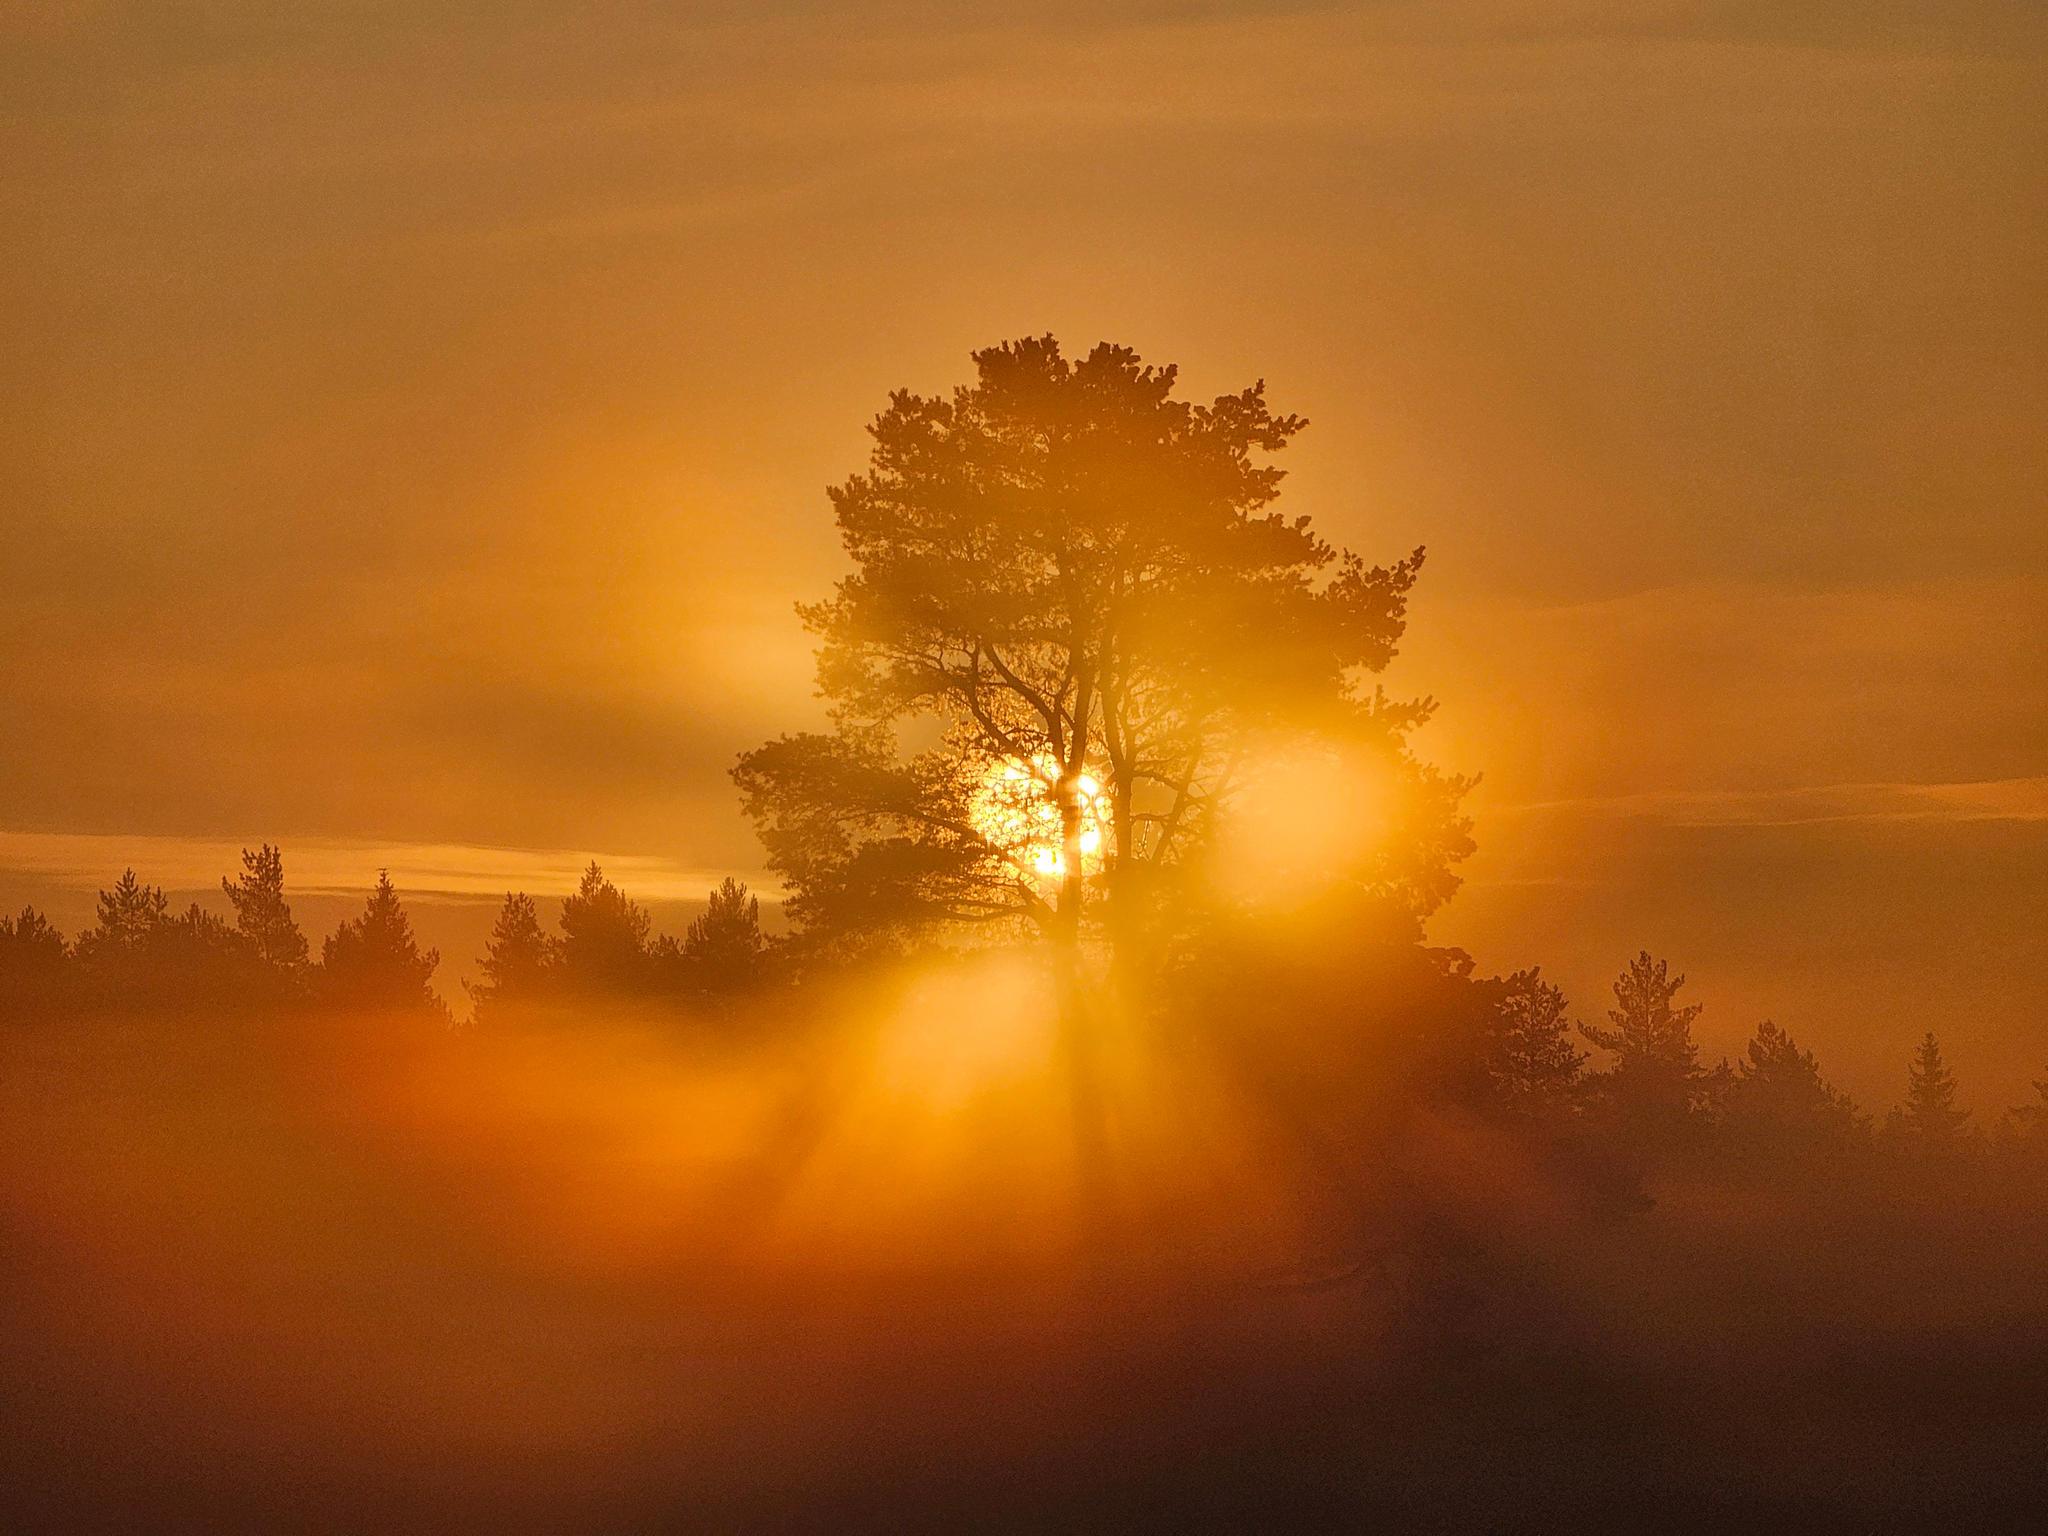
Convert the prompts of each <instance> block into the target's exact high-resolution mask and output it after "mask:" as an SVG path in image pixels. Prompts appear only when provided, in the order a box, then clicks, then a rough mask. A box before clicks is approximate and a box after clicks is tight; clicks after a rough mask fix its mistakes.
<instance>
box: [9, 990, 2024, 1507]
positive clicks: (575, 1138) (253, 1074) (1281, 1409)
mask: <svg viewBox="0 0 2048 1536" xmlns="http://www.w3.org/2000/svg"><path fill="white" fill-rule="evenodd" d="M923 1027H924V1026H922V1025H920V1026H918V1028H919V1029H922V1028H923ZM892 1029H894V1026H889V1027H887V1028H883V1029H882V1032H881V1033H880V1034H879V1035H872V1034H863V1035H862V1036H861V1037H860V1043H859V1044H858V1045H852V1044H848V1045H844V1046H843V1047H842V1048H840V1049H838V1050H837V1051H836V1053H835V1054H834V1055H833V1056H832V1057H831V1059H830V1061H829V1062H825V1061H823V1060H822V1059H821V1058H819V1057H817V1056H813V1055H804V1054H802V1053H797V1054H793V1055H791V1056H790V1057H787V1058H778V1057H771V1056H769V1055H768V1054H766V1053H752V1054H749V1055H746V1056H744V1057H743V1058H740V1059H735V1058H734V1057H733V1055H732V1054H731V1053H730V1052H727V1053H723V1054H705V1053H701V1052H700V1053H692V1052H688V1051H683V1050H680V1049H678V1048H675V1047H672V1046H669V1045H666V1044H664V1043H663V1042H662V1041H661V1040H660V1039H659V1038H656V1037H653V1036H650V1035H648V1034H646V1033H644V1032H636V1031H634V1030H631V1029H627V1028H623V1027H621V1028H619V1029H613V1030H607V1029H604V1028H600V1027H596V1026H592V1027H591V1028H589V1029H587V1030H585V1031H583V1032H582V1033H581V1034H580V1035H577V1036H576V1037H574V1038H573V1039H571V1040H568V1041H566V1042H565V1041H564V1040H562V1039H561V1038H559V1037H549V1038H545V1039H542V1038H531V1039H504V1040H499V1041H495V1042H491V1043H490V1044H489V1048H488V1049H487V1050H486V1049H482V1048H481V1047H480V1045H479V1043H478V1042H477V1041H475V1040H473V1039H471V1040H467V1041H465V1040H462V1039H460V1038H455V1039H448V1038H432V1039H428V1038H423V1037H421V1036H420V1035H418V1034H417V1033H413V1032H408V1031H405V1030H401V1029H395V1028H394V1029H384V1028H376V1027H371V1026H367V1025H365V1026H361V1027H360V1028H359V1029H356V1030H354V1031H349V1030H344V1029H335V1028H331V1027H329V1028H323V1029H319V1030H310V1029H307V1028H306V1027H305V1025H304V1021H301V1022H300V1024H298V1025H293V1026H284V1025H266V1026H264V1027H263V1028H260V1029H254V1028H235V1027H230V1026H226V1025H220V1024H218V1023H217V1022H216V1023H215V1024H214V1025H213V1027H211V1028H198V1027H195V1022H194V1021H192V1020H180V1021H158V1022H153V1023H137V1022H134V1021H127V1022H121V1023H114V1022H107V1023H102V1024H99V1025H83V1024H78V1023H72V1024H67V1025H65V1026H64V1027H63V1028H61V1029H57V1028H38V1027H26V1028H22V1029H18V1030H16V1031H14V1032H13V1033H12V1034H10V1035H9V1036H8V1037H7V1039H6V1040H5V1042H4V1050H5V1073H4V1079H0V1082H4V1089H0V1172H4V1183H0V1199H4V1205H0V1220H4V1227H0V1237H4V1244H5V1256H4V1276H0V1303H4V1308H5V1323H6V1327H5V1335H4V1338H5V1342H4V1351H5V1354H4V1360H0V1380H4V1387H0V1390H4V1394H5V1398H4V1410H0V1411H4V1419H5V1436H6V1443H7V1447H8V1451H7V1455H6V1458H5V1470H4V1474H0V1475H4V1478H5V1490H4V1491H5V1497H6V1501H7V1505H8V1507H9V1510H10V1511H11V1513H9V1514H8V1515H7V1516H6V1518H5V1519H4V1520H0V1526H4V1528H5V1529H7V1530H12V1531H40V1530H66V1529H125V1530H161V1529H191V1530H202V1529H203V1530H224V1529H232V1530H241V1529H246V1530H259V1529H260V1530H293V1531H297V1530H335V1531H369V1530H379V1531H381V1530H467V1529H475V1530H493V1531H503V1530H524V1529H534V1530H547V1531H578V1530H600V1529H601V1530H623V1529H644V1530H664V1529H668V1530H687V1531H720V1532H724V1531H741V1530H763V1531H779V1530H807V1529H818V1530H872V1531H904V1530H968V1529H973V1530H990V1529H1020V1530H1030V1529H1099V1530H1117V1531H1131V1530H1173V1531H1187V1530H1226V1531H1245V1530H1284V1529H1294V1528H1300V1529H1318V1528H1334V1529H1389V1530H1511V1529H1528V1530H1586V1529H1686V1530H1690V1529H1724V1530H1744V1531H1762V1530H1800V1531H1806V1530H1821V1529H1845V1530H1860V1531H1877V1530H1886V1531H1890V1530H1949V1531H1964V1530H1971V1531H1975V1530H2002V1529H2010V1530H2040V1529H2048V1222H2044V1219H2043V1211H2044V1210H2048V1200H2044V1199H2043V1198H2041V1196H2040V1193H2039V1191H2038V1190H2033V1191H2030V1190H2028V1189H2027V1188H2026V1187H2025V1186H2024V1183H2023V1182H2022V1183H2015V1181H2014V1179H2013V1178H2012V1177H2010V1176H2001V1177H2000V1178H1998V1179H1989V1178H1979V1179H1976V1180H1973V1181H1964V1182H1963V1184H1962V1185H1961V1187H1958V1186H1957V1184H1956V1183H1955V1182H1954V1181H1950V1182H1948V1183H1944V1184H1941V1185H1939V1186H1937V1185H1934V1184H1928V1185H1925V1186H1916V1187H1912V1188H1904V1187H1898V1186H1897V1185H1896V1184H1888V1185H1885V1186H1883V1187H1882V1188H1879V1187H1874V1186H1873V1184H1872V1182H1871V1179H1870V1177H1869V1176H1868V1175H1867V1174H1866V1175H1862V1176H1858V1177H1855V1178H1852V1177H1850V1176H1847V1175H1843V1176H1840V1177H1836V1178H1832V1179H1826V1180H1824V1179H1821V1178H1819V1177H1818V1176H1816V1177H1813V1178H1809V1179H1801V1180H1798V1181H1788V1180H1787V1179H1785V1178H1784V1177H1782V1176H1773V1177H1770V1178H1751V1179H1748V1180H1733V1179H1720V1180H1715V1181H1700V1180H1695V1181H1692V1182H1689V1183H1682V1184H1670V1185H1667V1186H1665V1187H1661V1188H1659V1189H1657V1190H1656V1191H1655V1194H1656V1201H1655V1204H1654V1205H1653V1206H1652V1207H1651V1208H1650V1209H1648V1210H1646V1211H1642V1212H1639V1213H1637V1214H1634V1215H1630V1216H1624V1217H1612V1218H1604V1219H1600V1220H1589V1219H1584V1218H1582V1217H1581V1216H1578V1215H1568V1214H1565V1213H1564V1212H1563V1210H1562V1207H1561V1206H1559V1205H1558V1203H1557V1202H1555V1201H1553V1200H1551V1199H1550V1198H1549V1192H1548V1191H1547V1190H1546V1188H1545V1186H1544V1183H1543V1180H1542V1178H1541V1176H1540V1175H1535V1174H1531V1173H1530V1172H1529V1170H1527V1169H1522V1168H1516V1167H1513V1166H1509V1165H1507V1164H1505V1163H1496V1162H1494V1161H1489V1159H1490V1158H1491V1157H1492V1154H1491V1153H1489V1152H1488V1151H1487V1150H1486V1149H1485V1148H1484V1147H1483V1146H1479V1145H1477V1144H1475V1143H1474V1142H1473V1140H1472V1139H1471V1138H1470V1137H1461V1135H1460V1133H1459V1132H1458V1130H1457V1128H1456V1127H1448V1128H1447V1127H1444V1126H1434V1127H1431V1126H1426V1125H1420V1124H1418V1126H1417V1127H1416V1128H1415V1129H1414V1131H1413V1133H1412V1134H1409V1133H1407V1132H1403V1134H1402V1137H1401V1138H1400V1145H1401V1146H1402V1147H1404V1148H1405V1149H1406V1150H1405V1151H1403V1152H1402V1153H1401V1154H1400V1155H1401V1156H1403V1157H1407V1158H1409V1159H1410V1160H1411V1162H1412V1164H1413V1165H1414V1166H1417V1167H1420V1168H1422V1169H1423V1170H1424V1172H1425V1174H1426V1175H1427V1176H1428V1177H1426V1178H1425V1180H1424V1183H1425V1184H1427V1183H1429V1182H1430V1181H1431V1180H1432V1179H1437V1180H1438V1181H1439V1182H1440V1183H1441V1184H1442V1186H1443V1188H1444V1189H1445V1190H1446V1191H1448V1193H1447V1194H1446V1196H1445V1200H1444V1202H1443V1204H1442V1206H1441V1207H1440V1209H1439V1213H1438V1215H1436V1216H1432V1217H1430V1218H1427V1219H1422V1218H1416V1219H1413V1220H1409V1219H1407V1218H1401V1221H1402V1223H1403V1224H1401V1225H1399V1226H1398V1230H1397V1229H1396V1221H1397V1218H1396V1217H1394V1216H1393V1215H1391V1214H1389V1215H1387V1216H1386V1222H1387V1231H1386V1232H1385V1233H1381V1234H1378V1235H1376V1234H1375V1232H1374V1230H1373V1221H1372V1219H1371V1218H1370V1217H1369V1216H1368V1217H1367V1218H1365V1219H1363V1220H1358V1221H1355V1222H1354V1223H1353V1224H1352V1225H1349V1226H1347V1225H1345V1223H1344V1221H1343V1220H1341V1219H1338V1218H1333V1217H1332V1215H1331V1210H1332V1207H1333V1202H1332V1201H1331V1200H1330V1198H1329V1197H1328V1196H1327V1194H1326V1193H1317V1192H1315V1191H1313V1190H1312V1189H1310V1188H1309V1181H1307V1180H1306V1179H1305V1177H1304V1176H1301V1175H1299V1174H1298V1173H1296V1172H1293V1171H1287V1172H1281V1171H1277V1170H1281V1169H1283V1168H1284V1167H1288V1166H1289V1165H1288V1164H1287V1156H1286V1153H1285V1150H1284V1148H1283V1147H1282V1146H1281V1142H1282V1141H1284V1137H1272V1136H1266V1135H1263V1134H1262V1133H1261V1131H1260V1130H1259V1128H1258V1127H1256V1126H1255V1125H1252V1124H1250V1123H1248V1122H1247V1123H1244V1124H1237V1125H1232V1124H1230V1123H1229V1117H1228V1115H1227V1114H1225V1113H1224V1112H1223V1111H1222V1110H1221V1109H1220V1108H1216V1107H1215V1106H1207V1107H1201V1108H1199V1109H1191V1110H1188V1111H1186V1118H1185V1119H1184V1120H1183V1119H1179V1118H1175V1117H1166V1118H1165V1119H1163V1120H1155V1121H1153V1122H1145V1121H1144V1119H1143V1117H1142V1116H1138V1115H1135V1114H1132V1115H1126V1116H1124V1117H1123V1119H1122V1120H1120V1121H1119V1122H1118V1128H1117V1130H1116V1133H1115V1135H1113V1136H1112V1137H1111V1138H1110V1148H1111V1149H1110V1151H1109V1153H1108V1154H1107V1155H1106V1156H1105V1157H1103V1158H1102V1160H1101V1162H1102V1167H1100V1168H1098V1169H1097V1171H1096V1173H1095V1174H1093V1175H1092V1176H1090V1177H1089V1178H1086V1179H1082V1178H1080V1177H1079V1176H1078V1175H1077V1174H1076V1172H1075V1169H1074V1167H1073V1166H1072V1165H1071V1164H1070V1162H1068V1161H1065V1160H1063V1158H1064V1154H1063V1153H1062V1151H1061V1150H1060V1149H1061V1147H1062V1146H1063V1145H1064V1139H1063V1136H1062V1135H1061V1133H1060V1132H1061V1122H1060V1120H1059V1117H1058V1115H1057V1114H1055V1113H1054V1112H1053V1111H1052V1110H1051V1108H1050V1106H1051V1104H1052V1103H1053V1101H1054V1097H1055V1096H1054V1095H1053V1094H1051V1093H1050V1091H1049V1090H1048V1089H1047V1086H1046V1084H1044V1083H1042V1082H1040V1081H1038V1080H1037V1079H1036V1077H1035V1071H1036V1069H1035V1068H1034V1067H1032V1066H1030V1065H1029V1064H1028V1062H1029V1054H1030V1053H1029V1051H1028V1049H1026V1048H1025V1046H1027V1045H1028V1042H1023V1043H1021V1044H1019V1047H1018V1049H1017V1051H1016V1052H1015V1053H1014V1054H1012V1055H1009V1056H1003V1055H1001V1054H1000V1053H998V1054H996V1055H993V1056H983V1057H968V1058H960V1057H958V1056H948V1055H946V1053H945V1052H944V1051H942V1050H936V1049H933V1048H930V1045H929V1040H928V1039H927V1038H926V1037H925V1036H923V1035H921V1034H919V1033H917V1031H916V1030H913V1031H912V1032H911V1033H910V1034H909V1035H907V1036H903V1035H901V1032H900V1031H898V1032H897V1033H896V1034H891V1033H890V1030H892ZM288 1030H296V1031H298V1032H297V1033H290V1032H288ZM934 1058H936V1060H937V1064H936V1065H933V1059H934ZM1146 1091H1149V1092H1164V1091H1165V1088H1164V1085H1162V1084H1161V1083H1159V1082H1152V1083H1151V1084H1149V1087H1148V1088H1147V1090H1146ZM1142 1098H1143V1094H1142V1093H1141V1094H1140V1099H1141V1100H1142ZM1182 1102H1184V1103H1192V1104H1195V1105H1197V1106H1202V1105H1203V1103H1204V1101H1203V1100H1202V1099H1201V1095H1200V1093H1199V1092H1198V1091H1194V1090H1191V1091H1190V1097H1188V1098H1186V1099H1184V1100H1183V1101H1182ZM1212 1111H1213V1112H1212ZM1197 1122H1199V1129H1198V1128H1197ZM1191 1143H1192V1144H1199V1148H1200V1151H1199V1155H1197V1154H1195V1153H1190V1152H1189V1151H1188V1150H1187V1148H1188V1146H1189V1144H1191ZM1167 1147H1170V1148H1172V1149H1173V1150H1172V1151H1171V1152H1166V1151H1162V1150H1161V1149H1162V1148H1167ZM1079 1184H1087V1185H1088V1186H1089V1188H1090V1189H1092V1191H1093V1193H1091V1194H1088V1195H1086V1196H1085V1197H1084V1196H1083V1195H1079V1194H1077V1193H1076V1189H1077V1187H1078V1185H1079ZM1461 1191H1462V1192H1461ZM1337 1203H1339V1204H1341V1202H1337ZM1388 1209H1389V1210H1391V1207H1389V1208H1388ZM1443 1211H1451V1212H1454V1213H1457V1214H1456V1218H1455V1219H1450V1218H1445V1217H1443V1216H1442V1214H1441V1213H1442V1212H1443ZM1354 1214H1355V1213H1354ZM1411 1215H1412V1211H1411ZM1333 1223H1334V1224H1333ZM1389 1234H1391V1235H1389Z"/></svg>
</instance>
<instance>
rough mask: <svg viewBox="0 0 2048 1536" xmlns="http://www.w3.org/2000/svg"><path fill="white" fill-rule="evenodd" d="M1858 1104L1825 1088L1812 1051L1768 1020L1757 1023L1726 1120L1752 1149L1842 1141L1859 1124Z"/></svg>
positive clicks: (1813, 1146)
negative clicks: (1802, 1046)
mask: <svg viewBox="0 0 2048 1536" xmlns="http://www.w3.org/2000/svg"><path fill="white" fill-rule="evenodd" d="M1860 1123H1861V1122H1860V1119H1859V1116H1858V1115H1857V1112H1856V1106H1855V1105H1854V1104H1853V1103H1852V1102H1851V1101H1850V1100H1849V1099H1848V1097H1847V1096H1845V1095H1844V1094H1841V1093H1839V1092H1837V1091H1836V1090H1835V1089H1833V1088H1831V1087H1829V1086H1828V1084H1827V1083H1826V1082H1825V1081H1824V1080H1823V1079H1822V1077H1821V1075H1820V1063H1819V1062H1818V1061H1817V1060H1816V1059H1815V1058H1814V1054H1813V1052H1811V1051H1808V1050H1802V1049H1801V1048H1800V1046H1799V1044H1798V1042H1797V1041H1795V1040H1794V1039H1793V1038H1792V1036H1791V1035H1790V1034H1788V1033H1786V1031H1784V1030H1783V1029H1780V1028H1779V1027H1778V1026H1777V1025H1776V1024H1775V1023H1773V1022H1772V1021H1771V1020H1769V1019H1765V1020H1764V1021H1763V1022H1762V1023H1761V1024H1759V1025H1757V1027H1756V1037H1755V1038H1754V1039H1752V1040H1751V1041H1750V1042H1749V1048H1748V1050H1747V1051H1745V1052H1744V1054H1743V1058H1742V1060H1740V1061H1738V1062H1737V1063H1736V1064H1735V1075H1734V1078H1733V1080H1732V1082H1731V1083H1730V1085H1729V1089H1728V1093H1727V1098H1726V1124H1727V1127H1728V1130H1729V1132H1730V1133H1731V1134H1732V1135H1734V1136H1735V1137H1736V1138H1737V1139H1738V1141H1740V1142H1743V1143H1746V1144H1747V1145H1748V1146H1749V1147H1750V1148H1751V1149H1753V1150H1763V1151H1778V1152H1794V1151H1811V1150H1814V1149H1816V1148H1819V1147H1822V1146H1826V1145H1840V1144H1842V1143H1844V1142H1846V1141H1848V1140H1849V1139H1850V1137H1852V1136H1853V1135H1854V1134H1855V1133H1856V1131H1857V1130H1858V1129H1859V1127H1860Z"/></svg>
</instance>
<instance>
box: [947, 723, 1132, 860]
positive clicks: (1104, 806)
mask: <svg viewBox="0 0 2048 1536" xmlns="http://www.w3.org/2000/svg"><path fill="white" fill-rule="evenodd" d="M1068 792H1069V793H1070V794H1071V795H1072V796H1073V800H1074V804H1075V806H1076V808H1077V809H1078V810H1079V811H1080V813H1081V835H1080V845H1081V868H1082V872H1083V873H1090V872H1092V871H1093V870H1095V869H1096V868H1097V867H1099V865H1100V863H1101V859H1102V847H1103V835H1102V834H1103V829H1104V826H1105V824H1106V823H1107V822H1108V820H1109V804H1108V798H1107V797H1106V796H1105V795H1104V794H1103V792H1102V785H1101V784H1100V783H1099V782H1098V781H1097V780H1096V779H1095V778H1094V777H1093V776H1091V775H1089V774H1086V773H1082V774H1076V775H1075V776H1074V778H1073V779H1072V781H1071V782H1070V783H1069V785H1068ZM1059 796H1060V767H1059V761H1058V759H1056V758H1055V757H1054V756H1053V755H1052V754H1051V753H1050V752H1040V753H1038V754H1036V755H1035V756H1034V757H1032V758H1031V760H1030V761H1028V762H1025V761H1020V760H1018V759H1016V758H1007V759H999V760H998V761H996V762H994V763H991V764H990V765H989V770H988V773H987V774H986V775H985V776H984V777H983V779H982V781H981V784H980V786H979V787H978V788H977V789H976V790H975V794H974V801H973V806H972V815H973V819H974V830H975V831H976V832H978V833H980V834H981V837H982V839H983V840H984V841H985V842H987V843H988V844H989V846H990V847H992V848H994V849H996V850H997V851H998V852H1000V853H1001V854H1002V855H1003V856H1004V857H1005V858H1007V859H1008V860H1009V861H1010V862H1011V863H1013V864H1015V865H1016V866H1017V867H1018V868H1020V869H1025V870H1029V871H1030V872H1031V873H1032V874H1034V875H1036V876H1038V877H1040V878H1041V879H1045V880H1058V879H1060V878H1061V877H1063V876H1064V875H1065V874H1066V872H1067V861H1066V855H1065V852H1064V850H1063V848H1062V846H1061V843H1062V839H1061V837H1060V801H1059Z"/></svg>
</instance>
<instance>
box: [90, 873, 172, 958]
mask: <svg viewBox="0 0 2048 1536" xmlns="http://www.w3.org/2000/svg"><path fill="white" fill-rule="evenodd" d="M170 920H171V914H170V902H169V901H168V900H167V899H166V898H165V896H164V893H163V891H162V889H161V888H160V887H157V886H154V885H144V884H143V883H142V882H141V881H140V880H138V879H137V878H136V876H135V871H134V870H132V869H124V870H122V871H121V878H120V879H119V880H116V881H115V882H114V888H113V889H112V890H111V891H101V892H100V900H99V911H98V915H97V921H96V922H95V923H94V925H93V926H92V927H91V928H89V929H87V930H86V931H85V932H84V933H82V934H80V935H79V936H78V957H79V959H81V960H83V961H85V962H86V963H88V964H92V965H99V964H106V963H109V962H115V961H117V959H118V957H120V956H124V955H135V954H138V953H139V952H141V951H142V950H143V949H144V948H145V947H146V946H147V945H148V944H149V942H150V940H151V939H153V938H154V937H155V936H156V934H157V932H158V930H159V929H161V928H162V927H163V926H164V924H166V923H168V922H169V921H170Z"/></svg>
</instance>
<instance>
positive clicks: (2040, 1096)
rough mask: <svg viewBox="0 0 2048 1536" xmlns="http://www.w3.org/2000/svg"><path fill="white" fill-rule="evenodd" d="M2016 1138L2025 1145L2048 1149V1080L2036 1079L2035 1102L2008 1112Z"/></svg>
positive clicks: (2018, 1105) (2021, 1105)
mask: <svg viewBox="0 0 2048 1536" xmlns="http://www.w3.org/2000/svg"><path fill="white" fill-rule="evenodd" d="M2006 1118H2007V1119H2008V1120H2009V1121H2010V1123H2011V1126H2012V1131H2013V1134H2014V1136H2015V1137H2016V1138H2017V1139H2018V1140H2019V1141H2020V1142H2021V1143H2022V1144H2024V1145H2026V1146H2030V1147H2036V1148H2048V1078H2038V1077H2037V1078H2035V1079H2034V1102H2033V1103H2032V1104H2016V1105H2014V1106H2013V1107H2012V1108H2011V1109H2010V1110H2008V1111H2007V1112H2006Z"/></svg>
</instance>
